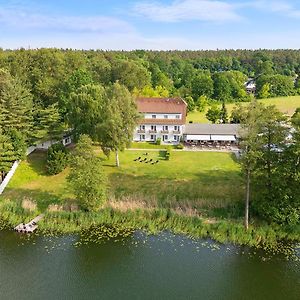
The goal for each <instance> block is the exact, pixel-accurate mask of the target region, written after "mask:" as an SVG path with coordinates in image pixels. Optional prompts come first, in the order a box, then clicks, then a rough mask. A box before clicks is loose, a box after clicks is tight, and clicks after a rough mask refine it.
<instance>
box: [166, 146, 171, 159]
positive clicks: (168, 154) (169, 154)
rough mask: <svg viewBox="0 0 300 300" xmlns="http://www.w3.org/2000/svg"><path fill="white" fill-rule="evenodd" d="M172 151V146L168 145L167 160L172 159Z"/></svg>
mask: <svg viewBox="0 0 300 300" xmlns="http://www.w3.org/2000/svg"><path fill="white" fill-rule="evenodd" d="M171 151H172V148H171V147H168V148H167V150H166V154H165V158H166V160H170V156H171Z"/></svg>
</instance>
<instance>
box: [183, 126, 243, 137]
mask: <svg viewBox="0 0 300 300" xmlns="http://www.w3.org/2000/svg"><path fill="white" fill-rule="evenodd" d="M240 127H241V126H240V125H239V124H197V123H195V124H186V125H185V129H184V134H189V135H193V134H195V135H198V134H200V135H201V134H217V135H235V136H239V131H240Z"/></svg>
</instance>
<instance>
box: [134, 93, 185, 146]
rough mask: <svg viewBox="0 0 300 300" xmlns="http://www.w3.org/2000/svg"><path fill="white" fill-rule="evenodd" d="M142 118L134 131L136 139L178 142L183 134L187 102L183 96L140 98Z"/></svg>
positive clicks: (141, 140)
mask: <svg viewBox="0 0 300 300" xmlns="http://www.w3.org/2000/svg"><path fill="white" fill-rule="evenodd" d="M137 108H138V111H139V113H140V114H142V119H141V120H140V121H139V125H138V126H137V128H136V130H135V132H134V137H133V140H134V141H140V142H155V141H156V140H157V139H161V142H162V143H164V144H166V143H171V144H178V143H179V142H180V138H181V137H182V136H183V130H184V125H185V122H186V113H187V104H186V102H185V101H184V100H183V99H181V98H138V99H137Z"/></svg>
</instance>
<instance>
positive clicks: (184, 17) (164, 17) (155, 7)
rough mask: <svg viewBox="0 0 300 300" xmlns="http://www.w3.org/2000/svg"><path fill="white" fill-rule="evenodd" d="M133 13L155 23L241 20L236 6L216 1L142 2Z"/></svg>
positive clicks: (135, 7) (135, 6) (137, 4)
mask: <svg viewBox="0 0 300 300" xmlns="http://www.w3.org/2000/svg"><path fill="white" fill-rule="evenodd" d="M133 11H134V12H135V13H136V14H138V15H141V16H144V17H147V18H149V19H151V20H153V21H160V22H179V21H192V20H198V21H212V22H224V21H236V20H239V19H241V17H240V16H239V15H238V14H237V12H236V8H235V6H234V5H232V4H229V3H227V2H224V1H215V0H177V1H173V2H172V3H171V4H170V5H164V4H161V3H159V2H141V3H136V4H135V5H134V8H133Z"/></svg>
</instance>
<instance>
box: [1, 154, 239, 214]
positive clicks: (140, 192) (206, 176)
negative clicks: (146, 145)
mask: <svg viewBox="0 0 300 300" xmlns="http://www.w3.org/2000/svg"><path fill="white" fill-rule="evenodd" d="M144 152H145V151H129V150H128V151H125V152H123V153H120V162H121V167H120V168H116V167H115V166H114V156H113V155H112V156H111V157H110V158H109V159H106V158H105V157H104V156H103V154H101V153H100V151H99V155H100V156H101V159H102V160H103V165H104V167H105V170H106V172H107V174H108V177H109V185H110V187H109V191H110V192H109V198H110V201H113V202H122V203H124V202H126V203H127V205H129V206H130V205H135V206H136V207H137V208H147V207H148V208H149V207H151V208H171V209H174V210H178V209H179V210H183V211H191V210H194V211H195V210H196V211H197V213H198V214H199V215H205V216H224V217H227V216H230V217H235V214H236V213H237V212H236V210H237V207H239V205H240V203H241V201H242V198H243V185H242V182H241V178H240V172H239V165H238V164H237V163H236V162H235V161H234V158H233V156H232V155H231V154H229V153H213V152H182V151H180V152H177V151H176V152H175V151H174V152H172V153H171V158H170V160H169V161H166V160H164V155H163V153H162V151H151V152H149V153H148V156H145V155H144ZM139 156H142V157H148V159H150V158H152V159H153V160H159V163H158V164H155V165H151V164H146V163H140V162H135V161H134V159H135V158H137V157H139ZM67 174H68V170H65V171H64V172H62V173H61V174H58V175H56V176H48V175H47V174H46V172H45V153H43V152H38V153H33V154H32V155H30V156H29V157H28V159H27V161H23V162H22V163H21V165H20V167H19V168H18V170H17V172H16V174H15V176H14V177H13V179H12V181H11V182H10V184H9V186H8V188H7V190H6V191H5V193H4V194H3V196H1V198H2V199H4V198H5V199H10V200H12V201H17V202H18V203H21V202H22V201H23V200H24V199H25V200H33V201H36V202H37V206H38V208H39V210H40V211H44V210H45V209H47V207H48V205H49V204H66V203H68V202H71V203H72V202H74V197H73V195H72V193H71V192H70V191H69V189H68V186H67V183H66V176H67ZM1 198H0V199H1ZM140 205H141V206H142V207H138V206H140Z"/></svg>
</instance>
